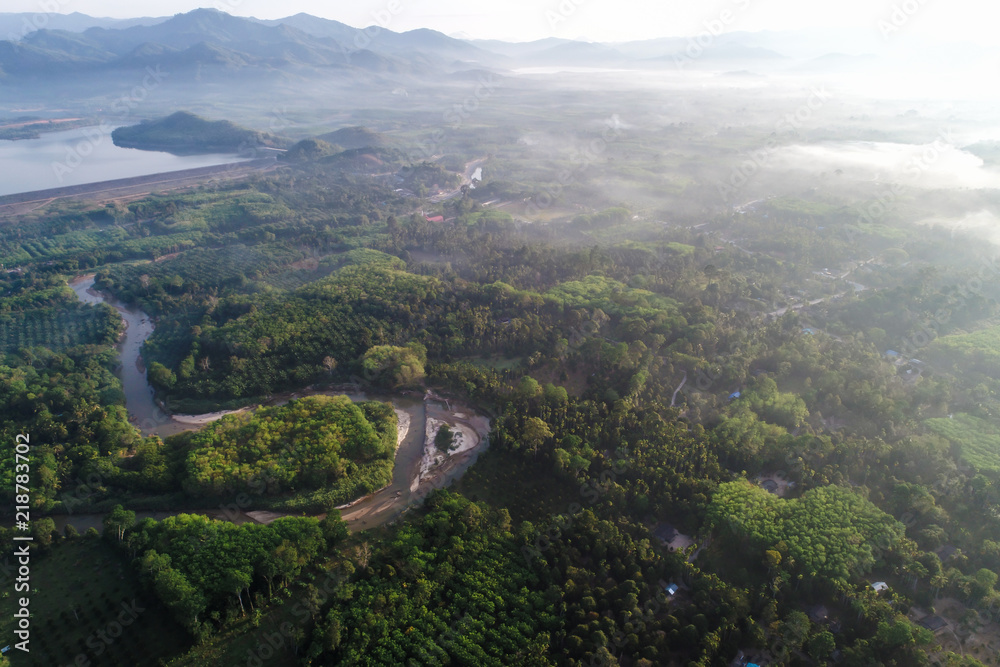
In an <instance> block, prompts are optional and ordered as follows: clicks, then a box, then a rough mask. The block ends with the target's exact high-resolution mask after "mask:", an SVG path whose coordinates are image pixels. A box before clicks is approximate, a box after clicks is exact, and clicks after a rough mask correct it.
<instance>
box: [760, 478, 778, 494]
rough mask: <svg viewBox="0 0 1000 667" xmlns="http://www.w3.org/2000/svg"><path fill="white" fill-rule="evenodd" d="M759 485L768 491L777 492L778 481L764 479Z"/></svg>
mask: <svg viewBox="0 0 1000 667" xmlns="http://www.w3.org/2000/svg"><path fill="white" fill-rule="evenodd" d="M760 486H761V488H762V489H764V490H765V491H767V492H768V493H777V492H778V483H777V482H775V481H774V480H773V479H765V480H764V481H763V482H761V484H760Z"/></svg>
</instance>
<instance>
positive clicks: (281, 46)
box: [0, 9, 864, 82]
mask: <svg viewBox="0 0 1000 667" xmlns="http://www.w3.org/2000/svg"><path fill="white" fill-rule="evenodd" d="M35 27H37V28H39V29H33V28H35ZM5 33H6V36H7V39H5V40H3V41H0V82H13V81H16V80H19V79H28V80H38V79H45V78H57V77H66V76H78V75H80V74H81V73H85V72H102V71H107V70H115V69H128V68H143V67H146V66H152V65H159V66H160V67H162V68H164V69H167V70H170V71H177V70H186V69H193V68H199V72H200V73H201V74H205V73H206V72H216V73H219V74H220V75H223V76H225V75H231V74H232V73H233V72H234V71H236V70H252V71H254V70H255V71H260V70H268V71H274V70H282V71H290V72H295V71H310V70H314V71H315V70H319V71H322V72H330V71H341V72H347V71H367V72H377V73H388V74H398V75H416V76H430V75H437V74H440V73H442V72H456V71H462V70H467V69H475V68H486V69H494V70H505V69H513V68H517V67H525V66H553V65H555V66H563V65H566V66H570V65H572V66H603V67H608V66H615V67H620V66H630V67H631V66H638V67H674V66H675V65H676V63H677V62H678V59H679V58H686V60H689V61H691V63H690V64H693V65H697V66H706V67H713V68H714V67H719V66H720V63H721V66H722V67H725V64H726V63H727V62H729V61H731V62H732V63H733V65H734V66H735V65H738V66H739V68H741V69H742V68H746V67H748V66H750V67H753V66H754V65H755V64H760V66H761V67H769V66H774V65H775V64H778V63H781V62H782V61H788V56H789V55H791V56H792V57H803V56H805V57H811V58H816V57H820V56H823V55H824V53H825V52H824V51H823V49H824V48H827V47H826V45H829V48H828V50H829V51H836V50H838V49H835V48H833V45H834V44H838V43H843V41H844V38H845V35H843V34H839V33H838V34H834V32H829V33H828V34H826V38H825V39H824V36H823V35H822V34H814V35H810V36H809V37H808V38H806V37H803V35H802V34H798V33H797V34H784V33H768V34H763V33H727V34H724V35H720V36H718V37H717V38H712V39H711V40H710V42H711V43H709V44H707V45H705V46H703V47H702V46H697V47H694V48H695V49H696V52H697V57H696V58H692V57H690V54H691V53H692V48H693V47H692V41H691V40H690V39H688V38H676V37H675V38H664V39H656V40H643V41H635V42H624V43H615V44H600V43H593V42H585V41H574V40H565V39H556V38H549V39H543V40H538V41H534V42H524V43H509V42H502V41H497V40H462V39H456V38H453V37H449V36H448V35H445V34H443V33H440V32H437V31H435V30H429V29H417V30H410V31H406V32H394V31H392V30H388V29H385V28H381V27H378V26H374V27H371V28H368V29H358V28H354V27H351V26H349V25H346V24H344V23H341V22H339V21H334V20H330V19H324V18H319V17H316V16H311V15H309V14H296V15H294V16H289V17H286V18H283V19H276V20H258V19H252V18H241V17H237V16H231V15H229V14H226V13H224V12H221V11H218V10H214V9H197V10H194V11H190V12H187V13H184V14H178V15H176V16H173V17H169V18H162V17H159V18H152V17H150V18H138V19H130V20H127V21H124V20H115V19H101V18H94V17H88V16H86V15H83V14H67V15H47V18H45V19H44V20H41V19H39V18H38V16H35V15H31V14H0V36H3V35H4V34H5ZM854 37H857V35H855V36H854ZM854 41H855V42H856V43H857V44H863V43H864V40H863V39H855V40H854ZM783 47H787V52H785V51H784V48H783ZM685 54H687V55H685ZM685 64H688V63H685ZM206 68H207V69H206Z"/></svg>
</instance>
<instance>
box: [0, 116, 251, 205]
mask: <svg viewBox="0 0 1000 667" xmlns="http://www.w3.org/2000/svg"><path fill="white" fill-rule="evenodd" d="M112 129H113V128H112V127H111V126H107V125H104V126H96V125H95V126H93V127H79V128H76V129H73V130H62V131H60V132H47V133H44V134H42V135H41V136H40V137H39V138H38V139H22V140H18V141H0V195H11V194H17V193H19V192H31V191H34V190H47V189H49V188H61V187H66V186H70V185H84V184H86V183H100V182H101V181H109V180H112V179H116V178H131V177H133V176H147V175H149V174H158V173H160V172H166V171H180V170H182V169H193V168H195V167H211V166H214V165H219V164H227V163H230V162H239V161H241V160H240V158H239V157H237V156H236V155H235V154H229V153H212V154H208V155H171V154H170V153H163V152H159V151H142V150H138V149H135V148H119V147H118V146H115V145H114V143H112V141H111V130H112Z"/></svg>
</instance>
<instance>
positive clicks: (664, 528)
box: [653, 523, 677, 544]
mask: <svg viewBox="0 0 1000 667" xmlns="http://www.w3.org/2000/svg"><path fill="white" fill-rule="evenodd" d="M653 537H655V538H656V539H658V540H659V541H660V542H663V543H664V544H670V543H671V542H672V541H673V539H674V538H675V537H677V529H676V528H674V527H673V526H672V525H670V524H669V523H661V524H659V525H657V526H656V528H654V529H653Z"/></svg>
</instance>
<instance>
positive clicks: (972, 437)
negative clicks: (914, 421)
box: [924, 413, 1000, 472]
mask: <svg viewBox="0 0 1000 667" xmlns="http://www.w3.org/2000/svg"><path fill="white" fill-rule="evenodd" d="M924 423H925V424H927V427H928V428H929V429H931V430H932V431H934V432H935V433H937V434H938V435H940V436H942V437H944V438H947V439H948V440H950V441H951V442H953V443H955V444H956V445H958V447H959V448H960V449H961V452H962V458H963V459H965V461H966V462H967V463H968V464H969V465H971V466H973V467H974V468H977V469H978V470H984V471H990V472H1000V429H998V428H997V427H996V425H994V424H991V423H990V422H988V421H986V420H983V419H980V418H978V417H973V416H972V415H967V414H962V413H960V414H957V415H955V416H954V417H953V418H951V419H948V418H946V417H941V418H936V419H928V420H927V421H926V422H924Z"/></svg>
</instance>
